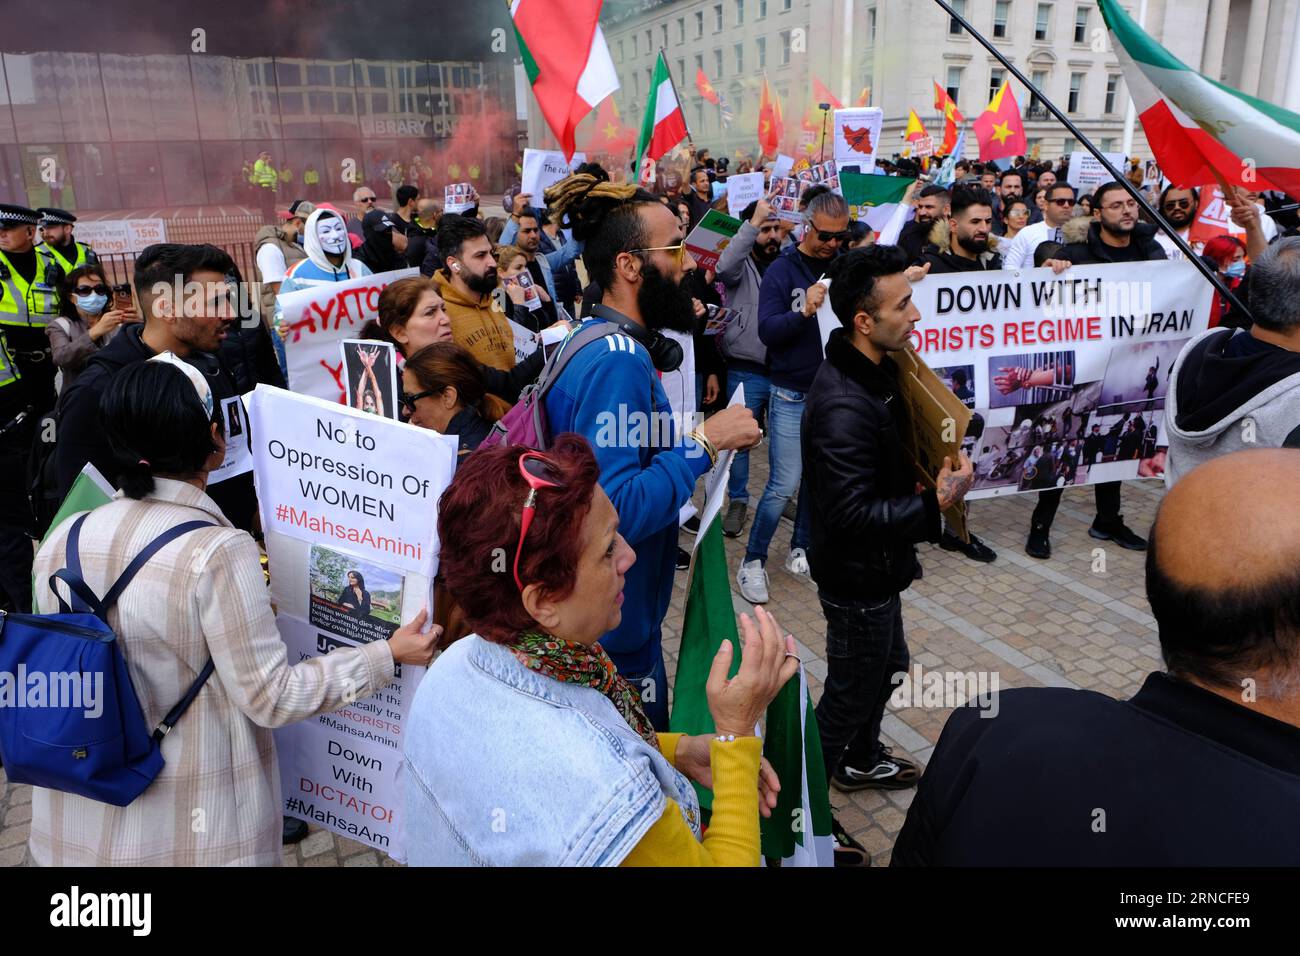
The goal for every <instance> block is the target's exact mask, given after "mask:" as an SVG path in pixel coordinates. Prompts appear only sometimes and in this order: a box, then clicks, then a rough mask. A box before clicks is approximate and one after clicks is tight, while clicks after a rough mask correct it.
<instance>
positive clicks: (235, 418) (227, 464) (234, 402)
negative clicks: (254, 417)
mask: <svg viewBox="0 0 1300 956" xmlns="http://www.w3.org/2000/svg"><path fill="white" fill-rule="evenodd" d="M221 418H222V421H224V422H225V425H226V457H225V458H224V459H222V461H221V467H220V468H217V469H215V470H214V471H211V472H209V473H208V484H210V485H215V484H217V483H218V482H222V481H225V480H226V479H227V478H234V477H235V476H236V475H243V474H247V473H248V472H250V471H252V469H253V452H252V449H251V448H249V446H248V412H247V411H246V410H245V409H244V403H243V400H242V399H240V397H239V396H238V395H234V396H231V397H230V398H227V399H224V400H222V402H221Z"/></svg>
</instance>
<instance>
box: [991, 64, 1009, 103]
mask: <svg viewBox="0 0 1300 956" xmlns="http://www.w3.org/2000/svg"><path fill="white" fill-rule="evenodd" d="M1006 79H1007V71H1006V70H989V102H990V103H992V102H993V97H994V96H996V95H997V92H998V90H1000V89H1002V84H1003V83H1005V82H1006Z"/></svg>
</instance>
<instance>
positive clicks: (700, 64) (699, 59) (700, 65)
mask: <svg viewBox="0 0 1300 956" xmlns="http://www.w3.org/2000/svg"><path fill="white" fill-rule="evenodd" d="M703 69H704V54H703V53H697V54H695V72H696V73H699V72H700V71H701V70H703Z"/></svg>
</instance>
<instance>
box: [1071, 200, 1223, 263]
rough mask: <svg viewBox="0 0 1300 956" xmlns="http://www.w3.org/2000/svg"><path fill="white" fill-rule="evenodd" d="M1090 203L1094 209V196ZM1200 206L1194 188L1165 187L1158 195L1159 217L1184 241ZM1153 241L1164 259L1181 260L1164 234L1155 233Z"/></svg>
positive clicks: (1178, 251)
mask: <svg viewBox="0 0 1300 956" xmlns="http://www.w3.org/2000/svg"><path fill="white" fill-rule="evenodd" d="M1092 202H1093V206H1094V207H1095V206H1096V204H1097V198H1096V197H1095V196H1094V197H1093V200H1092ZM1200 204H1201V193H1200V190H1198V189H1196V188H1195V187H1188V188H1186V189H1183V188H1180V187H1178V186H1172V185H1171V186H1166V187H1165V191H1164V192H1162V193H1161V194H1160V215H1162V216H1164V217H1165V219H1166V220H1168V221H1169V225H1171V226H1173V227H1174V231H1175V232H1177V233H1178V235H1180V236H1181V237H1182V238H1183V239H1184V240H1186V239H1187V235H1188V233H1189V232H1191V229H1192V220H1194V219H1195V218H1196V210H1197V208H1198V207H1199V206H1200ZM1155 239H1156V242H1158V243H1160V248H1162V249H1164V250H1165V257H1166V258H1168V259H1181V258H1183V250H1181V249H1179V248H1178V246H1177V245H1176V244H1175V243H1174V241H1173V240H1172V239H1170V238H1169V237H1168V236H1167V235H1165V234H1164V232H1157V233H1156V237H1155Z"/></svg>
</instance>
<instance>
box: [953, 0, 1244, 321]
mask: <svg viewBox="0 0 1300 956" xmlns="http://www.w3.org/2000/svg"><path fill="white" fill-rule="evenodd" d="M934 2H935V3H937V4H939V6H941V7H943V9H944V10H945V11H947V13H948V15H949V16H950V17H952V18H953V19H954V20H956V21H957V22H958V23H960V24H961V25H962V26H963V27H965V29H966V32H967V33H969V34H970V35H971V36H973V37H974V38H975V39H976V41H977V42H978V43H979V44H980V46H982V47H984V49H986V50H988V51H989V53H991V54H993V56H994V57H996V58H997V60H998V62H999V63H1001V64H1002V65H1003V66H1005V67H1006V68H1007V69H1008V70H1010V71H1011V75H1012V76H1014V77H1015V78H1016V79H1017V80H1019V81H1020V83H1021V85H1022V86H1024V87H1026V88H1027V89H1029V90H1030V91H1032V92H1033V94H1034V95H1035V96H1036V97H1037V98H1038V100H1039V101H1040V102H1042V104H1043V105H1044V106H1046V107H1047V108H1048V109H1049V110H1051V111H1052V115H1053V116H1055V117H1056V118H1057V119H1058V120H1060V121H1061V123H1062V125H1064V126H1065V128H1066V129H1068V130H1069V131H1070V132H1071V134H1073V136H1074V138H1075V139H1077V140H1078V141H1079V142H1080V143H1082V144H1083V145H1084V147H1085V148H1086V149H1087V150H1088V152H1090V153H1092V155H1093V156H1095V157H1096V159H1097V162H1099V163H1101V165H1102V166H1104V167H1105V169H1106V172H1108V173H1110V174H1111V175H1112V176H1113V177H1115V181H1116V182H1117V183H1119V184H1120V185H1121V186H1123V187H1124V189H1125V190H1127V191H1128V194H1129V195H1130V196H1132V197H1133V198H1134V199H1136V200H1137V204H1138V205H1139V206H1141V207H1142V208H1143V209H1144V210H1146V212H1147V213H1148V214H1149V215H1150V216H1151V218H1152V219H1153V220H1154V221H1155V224H1156V225H1157V226H1158V227H1159V228H1160V229H1161V230H1162V231H1163V232H1164V233H1165V235H1167V236H1168V237H1169V238H1170V239H1171V240H1172V241H1173V243H1174V245H1176V246H1177V247H1178V248H1179V249H1180V250H1181V251H1182V253H1183V256H1184V257H1186V258H1187V260H1188V261H1189V262H1191V264H1192V265H1194V266H1195V267H1196V268H1197V269H1198V270H1199V271H1200V273H1201V275H1203V276H1205V278H1206V280H1207V281H1208V282H1209V283H1210V284H1211V285H1213V286H1214V288H1215V289H1217V290H1218V291H1219V294H1220V295H1222V296H1223V297H1224V298H1225V299H1226V300H1227V301H1228V302H1230V303H1232V305H1233V307H1234V308H1236V309H1238V310H1239V311H1240V312H1241V313H1242V314H1243V315H1245V316H1246V317H1247V318H1248V319H1250V320H1251V321H1252V322H1254V320H1255V319H1254V316H1252V315H1251V314H1250V310H1249V309H1247V308H1246V306H1245V304H1244V303H1242V301H1241V300H1240V299H1238V298H1237V297H1236V296H1235V295H1234V294H1233V292H1232V290H1231V289H1229V288H1228V287H1227V285H1225V284H1224V283H1223V280H1221V279H1220V278H1219V277H1218V275H1216V274H1215V272H1214V270H1213V269H1211V268H1210V267H1209V266H1207V265H1206V264H1205V263H1204V262H1203V261H1202V260H1201V257H1200V256H1198V255H1197V254H1196V253H1195V252H1193V251H1192V247H1191V246H1189V245H1188V244H1187V240H1185V239H1184V238H1183V237H1182V236H1180V235H1178V231H1177V230H1176V229H1174V227H1173V226H1171V225H1170V224H1169V223H1168V221H1167V220H1166V219H1165V217H1164V216H1162V215H1160V213H1159V212H1157V211H1156V210H1155V209H1153V208H1152V207H1151V204H1150V203H1149V202H1147V201H1146V198H1145V197H1144V196H1143V195H1142V193H1141V191H1140V190H1139V189H1138V188H1137V187H1136V186H1134V185H1133V184H1132V183H1131V182H1129V181H1128V177H1127V176H1124V175H1122V174H1121V173H1120V171H1119V170H1118V169H1116V168H1115V167H1114V166H1112V165H1111V164H1110V160H1108V159H1107V158H1106V157H1105V155H1104V154H1103V153H1102V152H1101V150H1099V149H1098V148H1097V147H1096V146H1094V145H1093V143H1092V140H1090V139H1088V137H1086V136H1084V135H1083V133H1082V132H1081V131H1080V130H1079V127H1077V126H1075V125H1074V123H1072V122H1070V118H1069V117H1068V116H1066V115H1065V114H1064V113H1062V112H1061V111H1060V110H1059V109H1057V106H1056V104H1055V103H1053V102H1052V101H1051V100H1050V99H1048V98H1047V96H1046V95H1045V94H1044V93H1043V91H1042V90H1040V89H1038V87H1036V86H1034V84H1033V83H1030V82H1029V80H1028V79H1026V78H1025V75H1024V74H1023V73H1021V72H1020V71H1019V70H1018V69H1016V67H1015V64H1013V63H1012V62H1011V61H1010V60H1008V59H1007V58H1006V57H1005V56H1003V55H1002V52H1001V51H1000V50H998V48H997V47H995V46H994V45H993V44H992V43H990V42H989V41H988V39H987V38H986V37H985V36H984V34H982V33H980V32H979V31H978V30H976V29H975V28H974V27H973V26H971V25H970V23H969V22H967V20H966V18H965V17H963V16H962V15H961V14H960V13H958V12H957V11H956V10H954V9H953V8H952V7H951V6H949V5H948V4H947V3H946V2H945V0H934Z"/></svg>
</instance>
